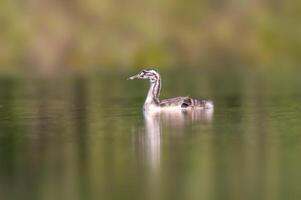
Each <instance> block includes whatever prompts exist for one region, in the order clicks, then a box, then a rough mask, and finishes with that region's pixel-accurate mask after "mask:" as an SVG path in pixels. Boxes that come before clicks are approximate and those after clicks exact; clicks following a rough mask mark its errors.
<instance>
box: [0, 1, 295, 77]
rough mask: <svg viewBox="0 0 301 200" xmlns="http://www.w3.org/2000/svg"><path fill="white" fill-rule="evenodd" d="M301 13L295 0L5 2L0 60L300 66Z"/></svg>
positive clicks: (0, 11)
mask: <svg viewBox="0 0 301 200" xmlns="http://www.w3.org/2000/svg"><path fill="white" fill-rule="evenodd" d="M300 19H301V2H300V1H297V0H289V1H279V0H277V1H269V0H265V1H246V0H233V1H216V0H213V1H212V0H210V1H209V0H203V1H196V0H188V1H180V0H176V1H170V0H165V1H159V0H151V1H138V0H129V1H121V0H101V1H97V0H85V1H84V0H27V1H22V2H20V1H17V0H3V1H1V2H0V22H1V26H2V27H1V30H0V42H1V46H0V65H1V71H4V70H9V71H11V70H12V69H13V70H16V71H17V70H20V66H21V69H22V68H24V69H25V70H28V69H32V70H42V71H45V72H49V71H52V70H58V69H59V70H62V69H64V70H65V69H67V70H69V69H72V70H78V69H79V70H82V69H97V68H110V67H116V66H118V67H123V68H127V67H138V66H141V65H156V66H160V67H169V66H195V67H200V66H202V65H205V66H214V67H225V66H230V65H233V64H236V65H241V66H258V67H261V66H274V67H275V66H281V65H285V66H296V65H298V63H300V61H301V23H300ZM13 66H14V67H13Z"/></svg>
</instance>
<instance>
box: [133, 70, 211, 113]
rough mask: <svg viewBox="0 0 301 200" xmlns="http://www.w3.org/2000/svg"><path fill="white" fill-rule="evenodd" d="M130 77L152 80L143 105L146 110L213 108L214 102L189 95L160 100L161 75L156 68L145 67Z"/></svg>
mask: <svg viewBox="0 0 301 200" xmlns="http://www.w3.org/2000/svg"><path fill="white" fill-rule="evenodd" d="M129 79H130V80H133V79H148V80H149V81H150V88H149V91H148V94H147V97H146V100H145V102H144V106H143V109H144V110H148V111H159V110H189V109H202V110H205V109H213V103H212V102H211V101H207V100H199V99H195V98H191V97H188V96H186V97H185V96H184V97H182V96H181V97H175V98H171V99H164V100H160V99H159V96H160V91H161V77H160V74H159V73H158V72H157V71H156V70H153V69H145V70H143V71H141V72H140V73H139V74H137V75H135V76H132V77H130V78H129Z"/></svg>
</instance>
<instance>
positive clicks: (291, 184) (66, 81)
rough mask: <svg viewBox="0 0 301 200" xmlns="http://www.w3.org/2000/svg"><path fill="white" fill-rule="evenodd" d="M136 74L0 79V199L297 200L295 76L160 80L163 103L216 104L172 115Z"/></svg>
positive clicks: (193, 75) (300, 139)
mask: <svg viewBox="0 0 301 200" xmlns="http://www.w3.org/2000/svg"><path fill="white" fill-rule="evenodd" d="M132 73H134V72H126V73H115V72H111V73H105V74H104V73H99V74H95V75H94V76H89V77H82V76H71V77H70V76H69V77H65V78H55V79H53V78H49V79H45V80H42V79H26V78H21V79H17V78H14V77H10V78H5V77H2V78H0V89H1V94H0V198H1V199H30V200H34V199H37V200H41V199H46V200H47V199H56V200H57V199H74V200H76V199H109V200H111V199H131V200H134V199H179V200H182V199H192V200H193V199H229V200H235V199H238V200H239V199H256V200H258V199H273V200H274V199H300V198H301V190H300V180H301V172H300V169H301V156H300V155H301V154H300V153H301V106H300V102H301V101H300V100H301V93H300V86H301V80H300V78H299V77H298V73H292V72H281V73H280V72H279V73H273V74H272V75H271V74H265V73H263V74H262V73H246V72H244V73H240V72H237V71H232V72H228V71H227V72H219V73H217V72H210V71H206V72H189V71H187V72H184V71H181V72H178V71H173V72H172V71H171V72H163V75H162V76H163V90H162V95H163V97H173V96H177V95H191V96H195V97H202V96H203V97H208V98H210V99H212V100H213V101H214V102H215V110H214V113H204V112H201V113H182V114H181V113H178V114H173V115H171V114H169V113H162V114H161V115H149V114H143V112H142V111H141V107H142V104H143V100H144V98H145V95H146V92H147V91H146V90H147V83H146V82H134V81H132V82H129V81H125V79H126V77H127V76H129V75H132ZM179 74H181V75H182V76H181V77H179ZM299 74H300V73H299Z"/></svg>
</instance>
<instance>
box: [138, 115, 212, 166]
mask: <svg viewBox="0 0 301 200" xmlns="http://www.w3.org/2000/svg"><path fill="white" fill-rule="evenodd" d="M143 115H144V120H145V134H139V136H140V137H139V141H138V142H139V144H140V145H142V147H143V151H144V153H145V154H146V155H144V156H145V157H146V158H147V160H148V161H149V162H150V165H151V167H152V168H153V169H156V168H157V167H158V166H159V164H160V156H161V139H162V138H161V134H162V125H168V126H173V127H179V126H180V127H181V126H185V124H187V123H188V124H189V123H190V122H206V123H209V122H211V120H212V115H213V110H185V111H181V110H177V111H158V112H148V111H144V112H143Z"/></svg>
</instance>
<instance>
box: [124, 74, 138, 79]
mask: <svg viewBox="0 0 301 200" xmlns="http://www.w3.org/2000/svg"><path fill="white" fill-rule="evenodd" d="M138 78H139V76H138V75H135V76H131V77H129V78H127V79H126V80H134V79H138Z"/></svg>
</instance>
